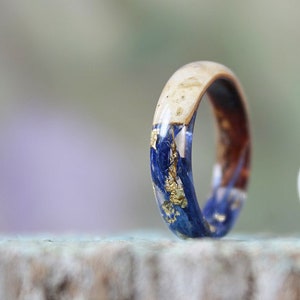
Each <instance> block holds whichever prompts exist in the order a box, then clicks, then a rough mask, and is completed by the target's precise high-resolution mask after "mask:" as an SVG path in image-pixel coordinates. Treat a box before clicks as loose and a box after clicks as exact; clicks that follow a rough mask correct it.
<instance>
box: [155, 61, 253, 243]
mask: <svg viewBox="0 0 300 300" xmlns="http://www.w3.org/2000/svg"><path fill="white" fill-rule="evenodd" d="M205 93H207V95H208V98H209V100H210V103H211V105H212V108H213V113H214V117H215V120H216V125H217V126H216V127H217V155H216V160H215V164H214V167H213V180H212V187H211V194H210V197H209V198H208V199H207V201H206V203H205V206H204V208H203V209H201V208H200V207H199V204H198V201H197V197H196V193H195V188H194V181H193V173H192V140H193V129H194V123H195V119H196V114H197V110H198V107H199V104H200V102H201V99H202V97H203V95H204V94H205ZM250 157H251V140H250V129H249V120H248V112H247V107H246V100H245V96H244V93H243V91H242V88H241V85H240V83H239V81H238V79H237V78H236V76H235V75H234V74H233V73H232V72H231V71H230V70H229V69H228V68H226V67H225V66H223V65H221V64H218V63H214V62H208V61H200V62H194V63H190V64H188V65H185V66H183V67H182V68H180V69H179V70H177V71H176V72H175V73H174V74H173V75H172V77H171V78H170V79H169V81H168V82H167V83H166V85H165V87H164V89H163V91H162V94H161V96H160V98H159V100H158V104H157V107H156V111H155V115H154V119H153V127H152V132H151V141H150V162H151V176H152V183H153V189H154V194H155V197H156V201H157V204H158V207H159V210H160V212H161V215H162V218H163V219H164V220H165V222H166V223H167V225H168V226H169V228H170V229H171V230H172V231H173V232H174V233H175V234H176V235H177V236H179V237H182V238H197V237H222V236H224V235H226V234H227V233H228V232H229V231H230V229H231V228H232V227H233V225H234V223H235V221H236V219H237V216H238V215H239V212H240V210H241V208H242V207H243V204H244V202H245V200H246V189H247V183H248V179H249V175H250Z"/></svg>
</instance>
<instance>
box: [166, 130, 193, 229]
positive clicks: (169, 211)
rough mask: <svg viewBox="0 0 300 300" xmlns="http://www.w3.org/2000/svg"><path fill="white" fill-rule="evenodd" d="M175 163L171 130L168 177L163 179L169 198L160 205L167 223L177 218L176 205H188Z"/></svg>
mask: <svg viewBox="0 0 300 300" xmlns="http://www.w3.org/2000/svg"><path fill="white" fill-rule="evenodd" d="M177 163H178V152H177V149H176V143H175V138H174V130H173V141H172V144H171V149H170V166H169V171H168V177H167V179H166V181H165V188H166V191H167V192H169V193H170V198H169V200H168V201H165V202H164V203H163V205H162V209H163V210H164V212H165V214H166V221H167V222H168V223H174V222H175V221H176V220H177V216H179V215H180V213H179V212H178V211H177V210H176V206H180V207H181V208H185V207H187V205H188V202H187V199H186V196H185V193H184V190H183V187H182V183H181V181H180V179H179V178H178V176H177Z"/></svg>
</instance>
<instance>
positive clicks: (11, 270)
mask: <svg viewBox="0 0 300 300" xmlns="http://www.w3.org/2000/svg"><path fill="white" fill-rule="evenodd" d="M0 299H1V300H2V299H3V300H13V299H26V300H27V299H28V300H29V299H30V300H38V299H45V300H56V299H72V300H77V299H78V300H79V299H80V300H81V299H82V300H89V299H91V300H94V299H95V300H96V299H149V300H150V299H162V300H163V299H172V300H177V299H191V300H192V299H230V300H233V299H239V300H240V299H246V300H249V299H272V300H274V299H289V300H293V299H300V239H299V238H267V239H265V238H249V237H248V238H244V239H240V238H231V239H223V240H208V239H206V240H193V241H177V240H169V239H164V238H157V239H153V238H149V239H148V238H145V239H141V238H127V237H126V238H125V237H124V238H118V239H117V238H114V239H97V238H93V239H90V238H88V239H83V238H82V239H70V238H66V239H62V238H55V239H37V238H35V239H30V238H21V239H16V238H14V239H13V238H2V239H1V241H0Z"/></svg>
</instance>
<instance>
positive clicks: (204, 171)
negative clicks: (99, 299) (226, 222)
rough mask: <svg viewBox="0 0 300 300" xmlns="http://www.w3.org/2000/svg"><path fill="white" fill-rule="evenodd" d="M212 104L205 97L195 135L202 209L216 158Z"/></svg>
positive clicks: (196, 176)
mask: <svg viewBox="0 0 300 300" xmlns="http://www.w3.org/2000/svg"><path fill="white" fill-rule="evenodd" d="M215 131H216V130H215V122H214V117H213V112H212V108H211V104H210V103H209V98H208V97H207V95H205V96H204V97H203V99H202V100H201V103H200V107H199V109H198V111H197V117H196V121H195V126H194V134H193V150H192V168H193V178H194V186H195V190H196V194H197V199H198V202H199V205H200V207H201V209H202V208H203V206H204V203H205V202H206V200H207V198H208V197H209V195H210V193H211V181H212V168H213V166H214V163H215V158H216V136H215V135H216V132H215Z"/></svg>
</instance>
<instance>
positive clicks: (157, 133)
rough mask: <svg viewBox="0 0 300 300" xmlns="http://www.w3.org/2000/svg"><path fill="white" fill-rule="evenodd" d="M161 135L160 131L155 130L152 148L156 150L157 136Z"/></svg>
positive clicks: (152, 134) (152, 137)
mask: <svg viewBox="0 0 300 300" xmlns="http://www.w3.org/2000/svg"><path fill="white" fill-rule="evenodd" d="M158 135H159V129H157V128H154V129H153V130H152V132H151V139H150V146H151V147H152V148H153V149H155V150H156V142H157V136H158Z"/></svg>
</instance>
